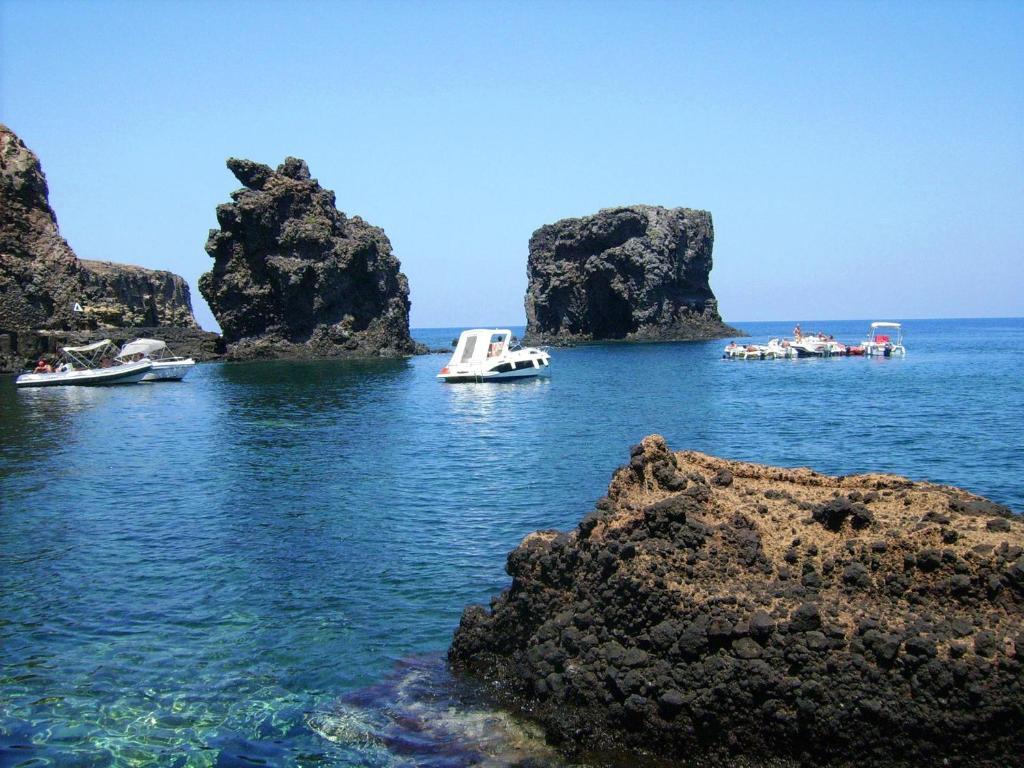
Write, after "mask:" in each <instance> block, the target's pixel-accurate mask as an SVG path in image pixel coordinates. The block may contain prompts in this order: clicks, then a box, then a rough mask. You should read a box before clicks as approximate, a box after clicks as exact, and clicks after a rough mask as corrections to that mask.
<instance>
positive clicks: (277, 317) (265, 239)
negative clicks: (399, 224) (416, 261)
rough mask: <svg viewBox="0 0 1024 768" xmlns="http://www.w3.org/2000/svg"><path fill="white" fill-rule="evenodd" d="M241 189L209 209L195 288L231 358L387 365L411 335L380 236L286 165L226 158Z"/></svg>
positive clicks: (394, 264)
mask: <svg viewBox="0 0 1024 768" xmlns="http://www.w3.org/2000/svg"><path fill="white" fill-rule="evenodd" d="M227 166H228V168H229V169H230V170H231V172H232V173H234V174H235V177H236V178H237V179H238V180H239V181H240V182H241V183H242V184H243V185H244V186H245V188H244V189H240V190H238V191H237V192H234V193H232V195H231V197H232V199H233V200H234V202H232V203H225V204H223V205H219V206H217V221H218V223H219V224H220V229H214V230H211V231H210V237H209V239H208V240H207V243H206V251H207V253H209V254H210V256H212V257H213V259H214V264H213V270H212V271H211V272H207V273H206V274H204V275H203V276H202V277H201V278H200V279H199V290H200V292H201V293H202V294H203V296H204V297H205V298H206V300H207V302H209V304H210V309H211V310H213V314H214V315H215V316H216V318H217V322H218V323H219V324H220V326H221V329H222V330H223V332H224V338H225V340H226V341H227V342H228V344H229V354H230V355H231V356H232V357H235V358H253V357H320V356H340V357H370V356H378V355H379V356H382V357H395V356H400V355H408V354H412V353H413V352H415V351H417V348H416V345H415V343H414V342H413V340H412V337H411V336H410V335H409V285H408V281H407V280H406V277H405V275H404V274H402V273H401V272H400V271H399V269H400V267H401V265H400V264H399V262H398V259H397V258H395V256H394V255H393V254H392V252H391V242H390V241H389V240H388V238H387V236H386V235H385V234H384V230H382V229H380V228H379V227H374V226H371V225H370V224H367V223H366V222H365V221H363V220H362V219H361V218H359V217H358V216H353V217H351V218H349V217H348V216H346V215H345V214H344V213H342V212H341V211H339V210H338V209H337V208H336V207H335V203H334V193H333V192H332V191H330V190H328V189H324V188H323V187H321V186H320V184H319V183H318V182H317V180H316V179H313V178H310V174H309V168H308V167H307V166H306V163H305V162H304V161H302V160H299V159H297V158H294V157H289V158H287V159H286V160H285V161H284V163H282V164H281V165H280V166H278V168H277V170H276V171H275V170H273V169H271V168H270V167H269V166H266V165H262V164H260V163H255V162H252V161H251V160H239V159H236V158H231V159H229V160H228V161H227Z"/></svg>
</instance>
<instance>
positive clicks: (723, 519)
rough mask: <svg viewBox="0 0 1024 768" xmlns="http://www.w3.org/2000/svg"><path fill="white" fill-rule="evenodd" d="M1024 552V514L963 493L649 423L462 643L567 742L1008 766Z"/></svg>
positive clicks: (1021, 684) (539, 539)
mask: <svg viewBox="0 0 1024 768" xmlns="http://www.w3.org/2000/svg"><path fill="white" fill-rule="evenodd" d="M726 479H728V480H729V482H725V480H726ZM993 516H995V519H999V520H1002V521H1005V523H1006V524H1005V525H1002V524H999V525H996V526H990V525H989V521H990V520H992V519H993ZM949 530H955V531H956V532H957V534H958V536H957V537H956V538H955V539H953V540H951V537H949V536H948V531H949ZM1022 555H1024V523H1022V522H1021V520H1020V519H1019V518H1017V517H1015V516H1013V515H1012V514H1011V513H1010V512H1009V510H1007V509H1006V508H1005V507H1000V506H999V505H996V504H994V503H992V502H989V501H987V500H985V499H981V498H980V497H977V496H974V495H972V494H970V493H967V492H966V491H962V490H959V489H956V488H952V487H948V486H940V485H935V484H931V483H918V482H912V481H910V480H907V479H905V478H902V477H897V476H894V475H877V474H876V475H861V476H848V477H841V478H837V477H828V476H825V475H821V474H817V473H815V472H812V471H810V470H807V469H783V468H777V467H768V466H761V465H755V464H748V463H742V462H735V461H726V460H723V459H718V458H714V457H711V456H707V455H704V454H700V453H696V452H689V451H685V452H679V453H675V452H672V451H670V450H669V449H668V447H667V446H666V444H665V442H664V440H663V439H662V438H661V437H659V436H651V437H647V438H645V439H644V440H643V442H642V443H641V444H640V445H638V446H636V447H635V448H634V449H633V451H632V454H631V458H630V462H629V464H628V465H627V466H625V467H622V468H621V469H619V470H618V471H617V472H616V473H615V475H614V477H613V479H612V482H611V485H610V487H609V490H608V495H607V496H606V497H605V498H603V499H602V500H601V501H599V502H598V504H597V508H596V510H595V511H594V512H592V513H591V514H589V515H587V516H586V517H585V518H584V519H583V520H582V521H581V523H580V524H579V526H578V527H577V528H576V529H575V530H573V531H571V532H569V533H560V532H558V531H540V532H537V533H533V534H531V535H529V536H527V537H526V539H524V541H523V542H522V544H520V545H519V547H518V548H517V549H515V550H514V551H513V552H512V553H511V554H510V555H509V558H508V565H507V569H508V572H509V574H510V575H511V577H512V584H511V586H510V587H509V589H507V590H506V591H505V592H503V593H502V594H501V595H499V596H498V597H496V598H495V599H493V600H492V602H491V607H490V609H486V608H484V607H482V606H471V607H469V608H467V609H466V610H465V612H464V613H463V616H462V619H461V622H460V625H459V628H458V630H457V631H456V633H455V636H454V639H453V642H452V646H451V649H450V651H449V660H450V662H451V664H452V665H453V667H454V668H455V669H456V670H459V671H462V672H464V673H469V674H470V676H471V677H477V678H482V682H484V683H487V684H491V685H492V689H493V690H494V691H497V692H498V693H499V695H500V696H502V697H503V700H504V701H505V703H506V705H507V706H509V707H511V708H513V709H514V710H516V711H521V712H525V713H528V714H529V715H530V716H531V717H533V718H534V719H535V720H537V721H538V722H539V723H540V724H541V725H542V726H543V727H544V728H545V730H546V733H547V736H548V738H549V739H550V740H551V741H553V742H554V743H557V744H560V745H561V746H562V748H563V750H565V751H567V752H570V753H574V752H584V751H588V752H589V751H593V750H595V749H607V750H622V749H629V750H636V751H649V752H653V753H656V754H658V755H661V756H664V757H668V758H673V759H679V758H687V759H690V760H693V759H705V758H706V759H709V760H711V761H712V762H714V761H716V760H720V761H722V762H733V761H735V760H736V759H737V758H744V759H749V760H752V761H753V762H754V764H764V761H768V760H784V761H787V762H795V763H799V764H815V765H825V764H827V765H843V764H852V763H857V764H858V765H922V764H945V765H958V766H983V765H984V766H988V765H992V766H995V765H1005V764H1008V763H1009V762H1013V761H1014V760H1016V756H1019V755H1021V754H1024V674H1022V673H1024V632H1022V631H1021V627H1022V626H1024V557H1022Z"/></svg>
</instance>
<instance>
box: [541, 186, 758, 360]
mask: <svg viewBox="0 0 1024 768" xmlns="http://www.w3.org/2000/svg"><path fill="white" fill-rule="evenodd" d="M714 240H715V235H714V228H713V227H712V223H711V214H710V213H709V212H707V211H699V210H694V209H692V208H662V207H660V206H651V205H631V206H625V207H621V208H605V209H603V210H601V211H598V212H597V213H596V214H594V215H592V216H585V217H583V218H579V219H562V220H561V221H558V222H555V223H554V224H548V225H546V226H543V227H541V228H540V229H538V230H537V231H536V232H534V233H533V237H531V238H530V255H529V259H528V262H527V282H528V285H527V289H526V323H527V327H526V338H527V340H528V341H529V342H530V343H555V344H558V343H573V342H579V341H601V340H610V339H618V340H628V341H669V340H696V339H715V338H722V337H726V336H738V335H742V332H741V331H738V330H736V329H735V328H732V327H730V326H728V325H726V324H725V323H723V322H722V318H721V317H720V316H719V314H718V302H717V300H716V299H715V295H714V293H712V291H711V286H710V284H709V282H708V277H709V275H710V273H711V263H712V262H711V250H712V247H713V246H714Z"/></svg>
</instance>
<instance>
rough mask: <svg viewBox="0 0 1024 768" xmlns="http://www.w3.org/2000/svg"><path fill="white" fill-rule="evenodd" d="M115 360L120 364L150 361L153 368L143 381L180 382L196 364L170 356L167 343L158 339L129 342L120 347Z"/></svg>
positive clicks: (189, 359)
mask: <svg viewBox="0 0 1024 768" xmlns="http://www.w3.org/2000/svg"><path fill="white" fill-rule="evenodd" d="M117 359H118V360H120V361H122V362H134V361H136V360H150V361H151V362H152V363H153V367H152V369H150V371H149V372H148V373H147V374H146V375H145V376H143V377H142V380H143V381H181V380H182V379H184V378H185V376H187V375H188V372H189V371H190V370H192V366H194V365H195V364H196V361H195V360H193V359H192V358H191V357H178V356H177V355H173V354H171V351H170V350H169V349H167V343H166V342H163V341H160V340H159V339H135V341H130V342H128V343H127V344H125V345H124V347H122V349H121V353H120V354H119V355H118V356H117Z"/></svg>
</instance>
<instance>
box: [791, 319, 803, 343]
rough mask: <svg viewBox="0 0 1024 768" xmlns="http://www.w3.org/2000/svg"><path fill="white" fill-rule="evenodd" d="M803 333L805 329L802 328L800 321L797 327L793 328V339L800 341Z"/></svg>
mask: <svg viewBox="0 0 1024 768" xmlns="http://www.w3.org/2000/svg"><path fill="white" fill-rule="evenodd" d="M803 335H804V333H803V331H801V330H800V323H797V324H796V328H794V329H793V339H794V340H795V341H800V339H801V338H802V337H803Z"/></svg>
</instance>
